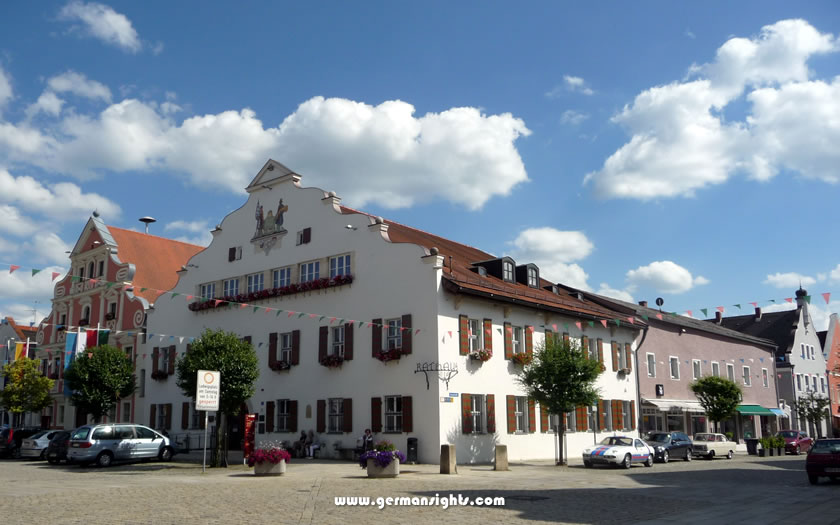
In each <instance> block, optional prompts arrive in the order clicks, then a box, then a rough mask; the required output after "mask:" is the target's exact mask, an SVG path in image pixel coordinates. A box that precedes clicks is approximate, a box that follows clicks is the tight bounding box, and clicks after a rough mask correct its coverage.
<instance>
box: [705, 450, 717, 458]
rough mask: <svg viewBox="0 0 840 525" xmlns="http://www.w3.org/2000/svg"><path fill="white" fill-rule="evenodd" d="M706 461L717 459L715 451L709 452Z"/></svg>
mask: <svg viewBox="0 0 840 525" xmlns="http://www.w3.org/2000/svg"><path fill="white" fill-rule="evenodd" d="M706 459H709V460H711V459H715V451H714V450H711V451H709V454H708V455H707V456H706Z"/></svg>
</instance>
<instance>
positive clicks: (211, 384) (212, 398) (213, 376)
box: [195, 370, 222, 412]
mask: <svg viewBox="0 0 840 525" xmlns="http://www.w3.org/2000/svg"><path fill="white" fill-rule="evenodd" d="M197 373H198V380H197V382H196V389H195V409H196V410H207V411H210V412H217V411H218V410H219V394H220V393H221V390H222V374H221V373H220V372H214V371H210V370H199V371H198V372H197Z"/></svg>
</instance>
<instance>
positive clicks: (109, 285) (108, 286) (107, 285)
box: [105, 282, 117, 288]
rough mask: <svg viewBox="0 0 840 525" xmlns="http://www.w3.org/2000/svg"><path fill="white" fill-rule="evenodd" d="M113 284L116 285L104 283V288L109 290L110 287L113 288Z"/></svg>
mask: <svg viewBox="0 0 840 525" xmlns="http://www.w3.org/2000/svg"><path fill="white" fill-rule="evenodd" d="M115 284H117V283H109V282H106V283H105V287H106V288H110V287H112V286H114V285H115Z"/></svg>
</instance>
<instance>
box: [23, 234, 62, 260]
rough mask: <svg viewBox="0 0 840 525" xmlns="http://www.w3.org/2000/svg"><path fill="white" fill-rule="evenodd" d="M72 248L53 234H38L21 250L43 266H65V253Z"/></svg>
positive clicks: (24, 244)
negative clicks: (43, 264)
mask: <svg viewBox="0 0 840 525" xmlns="http://www.w3.org/2000/svg"><path fill="white" fill-rule="evenodd" d="M72 248H73V246H71V245H70V244H68V243H66V242H64V240H63V239H62V238H61V237H59V236H58V235H56V234H55V233H53V232H49V233H46V234H43V233H41V234H39V235H38V236H37V237H36V238H33V239H32V240H30V241H27V242H25V243H23V249H24V251H26V252H29V253H31V254H32V256H33V258H34V260H35V261H36V262H38V263H45V264H66V263H67V261H68V257H69V256H68V254H67V252H68V251H69V250H71V249H72Z"/></svg>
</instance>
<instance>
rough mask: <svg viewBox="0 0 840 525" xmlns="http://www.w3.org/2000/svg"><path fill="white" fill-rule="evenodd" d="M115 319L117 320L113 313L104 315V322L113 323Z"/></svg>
mask: <svg viewBox="0 0 840 525" xmlns="http://www.w3.org/2000/svg"><path fill="white" fill-rule="evenodd" d="M116 318H117V314H115V313H112V312H108V313H107V314H105V320H106V321H113V320H114V319H116Z"/></svg>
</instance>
